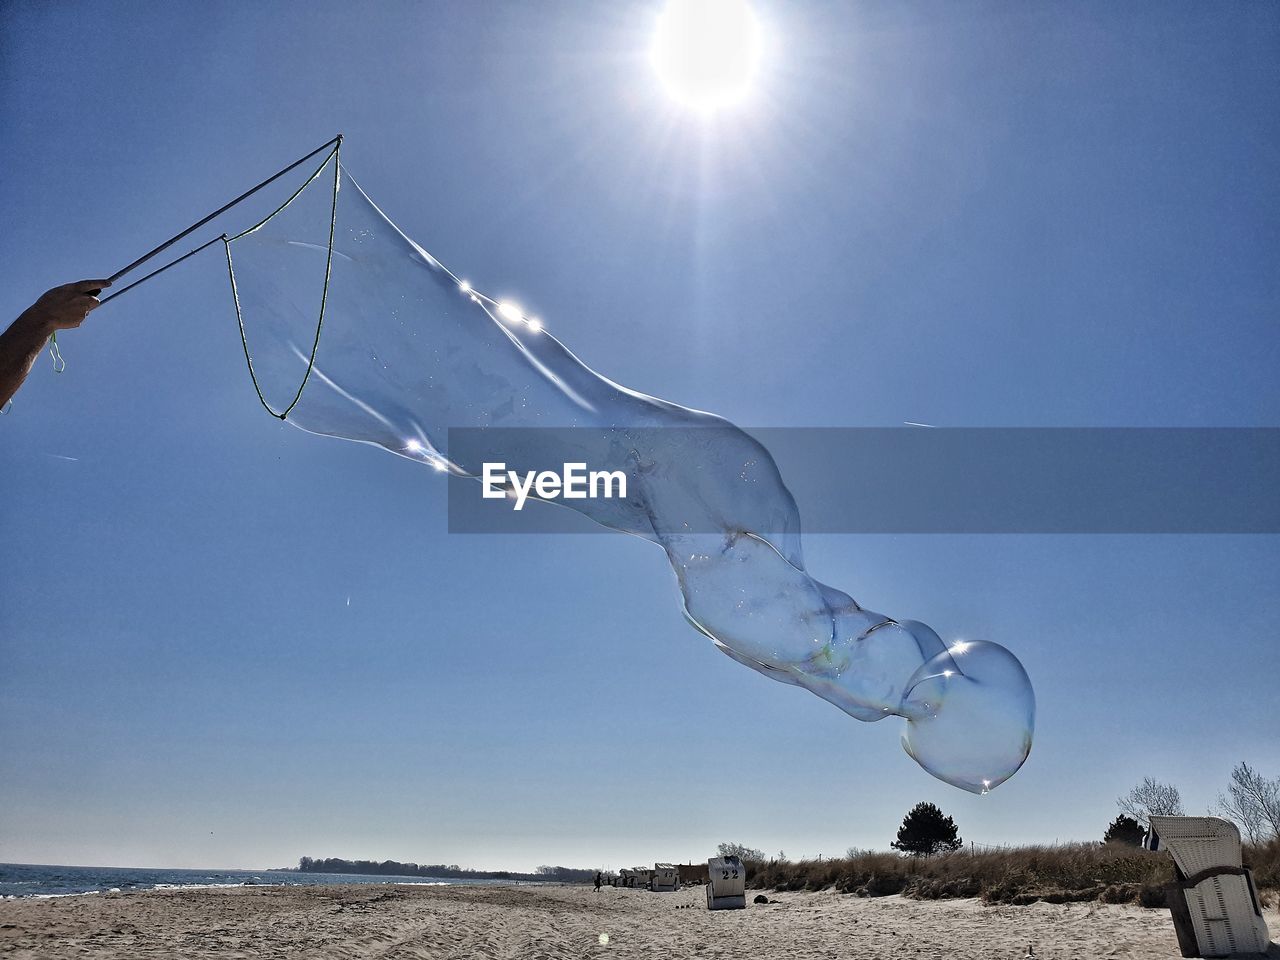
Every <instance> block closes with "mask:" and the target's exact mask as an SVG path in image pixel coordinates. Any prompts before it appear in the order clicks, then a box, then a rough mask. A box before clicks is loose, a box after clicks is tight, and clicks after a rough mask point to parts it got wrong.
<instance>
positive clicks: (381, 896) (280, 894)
mask: <svg viewBox="0 0 1280 960" xmlns="http://www.w3.org/2000/svg"><path fill="white" fill-rule="evenodd" d="M769 896H770V899H772V900H776V901H778V902H777V903H773V904H770V905H768V906H763V905H756V904H751V905H749V906H748V908H747V909H746V910H735V911H722V912H715V913H710V912H708V911H707V910H706V909H705V906H704V900H703V893H702V890H701V888H690V889H686V890H683V891H680V892H679V893H674V894H656V893H648V892H646V891H634V890H614V889H609V888H606V889H605V890H603V891H602V892H601V893H599V894H596V893H594V892H592V890H591V889H590V888H582V887H554V886H547V887H543V886H537V887H532V886H525V887H519V886H510V887H423V886H349V887H244V888H233V889H209V890H159V891H147V892H139V893H126V894H101V895H90V896H82V897H64V898H55V899H47V900H10V901H5V902H2V903H0V955H4V956H12V957H18V958H36V957H39V958H46V957H47V958H58V960H71V958H77V957H104V958H122V960H123V958H152V957H155V958H166V960H169V958H206V957H207V958H212V957H217V958H241V957H243V958H253V960H271V958H290V960H299V958H306V957H350V958H364V957H369V958H372V957H379V958H388V960H390V958H424V957H426V958H443V957H449V958H454V957H457V958H487V957H495V958H513V960H514V958H519V960H559V958H578V957H618V958H628V957H636V958H639V957H644V958H659V957H670V958H695V957H696V958H731V957H732V958H761V960H799V958H809V957H839V958H852V957H857V958H864V960H877V958H885V960H888V958H894V960H901V958H913V960H932V958H938V960H943V958H948V960H949V958H974V960H978V958H981V960H992V958H1022V957H1025V956H1026V955H1027V948H1028V946H1031V947H1033V948H1034V951H1035V956H1036V957H1038V958H1045V960H1048V958H1056V960H1068V958H1081V960H1092V958H1132V960H1156V958H1160V960H1164V958H1173V957H1177V956H1178V950H1177V945H1176V941H1175V939H1174V934H1173V927H1172V925H1171V924H1170V921H1169V915H1168V913H1167V911H1164V910H1144V909H1142V908H1139V907H1127V906H1126V907H1121V906H1109V905H1104V904H1063V905H1051V904H1034V905H1032V906H1029V907H1009V906H996V907H987V906H983V905H982V904H981V903H978V902H976V901H974V900H951V901H928V902H921V901H915V900H904V899H902V898H901V897H882V898H876V899H859V898H857V897H853V896H847V895H842V894H837V893H830V892H823V893H781V894H777V893H771V894H769ZM1267 913H1268V917H1267V919H1268V923H1269V925H1270V926H1271V929H1272V931H1273V932H1274V931H1280V916H1277V914H1276V912H1275V911H1274V910H1270V911H1268V912H1267ZM602 935H603V937H602ZM604 937H607V940H605V939H603V938H604ZM1271 955H1272V956H1280V950H1278V949H1277V948H1275V947H1273V948H1272V954H1271Z"/></svg>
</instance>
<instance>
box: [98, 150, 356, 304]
mask: <svg viewBox="0 0 1280 960" xmlns="http://www.w3.org/2000/svg"><path fill="white" fill-rule="evenodd" d="M341 144H342V134H338V135H337V136H335V137H334V138H333V139H332V140H329V141H327V142H326V143H322V144H321V145H320V146H318V147H316V148H315V149H314V150H312V151H311V152H310V153H308V154H307V155H306V156H305V157H302V158H300V159H298V160H295V161H294V162H293V163H291V164H289V165H288V166H287V167H283V168H281V169H280V170H278V171H276V172H275V173H273V174H272V175H271V176H269V177H267V179H265V180H263V181H262V182H261V183H259V184H258V185H257V186H254V187H251V188H250V189H248V190H246V191H245V192H244V193H242V194H240V196H238V197H236V198H235V199H234V200H232V201H230V202H229V203H225V204H223V205H222V206H221V207H219V208H218V209H217V210H215V211H213V213H211V214H209V215H208V216H207V217H204V218H202V219H200V220H197V221H196V222H195V223H193V224H192V225H191V226H189V227H187V229H185V230H183V231H182V232H181V233H177V234H175V235H174V236H172V237H170V238H169V239H168V240H166V241H165V242H164V243H162V244H160V245H159V246H158V247H156V248H154V249H153V250H149V251H148V252H146V253H144V254H143V255H142V256H140V257H139V258H138V259H137V260H135V261H133V263H131V264H129V265H128V266H127V267H123V268H122V269H120V270H117V271H116V272H115V273H113V274H112V275H111V276H110V277H108V278H107V279H108V280H109V281H110V282H111V283H115V282H116V281H117V280H119V279H120V278H121V277H123V276H124V275H125V274H127V273H131V272H132V271H134V270H136V269H137V268H138V267H140V266H142V265H143V264H144V263H146V262H147V261H148V260H151V259H152V258H153V257H155V256H157V255H159V254H161V253H163V252H164V251H166V250H168V249H169V248H170V247H171V246H173V245H174V244H175V243H177V242H178V241H179V240H181V239H183V238H184V237H187V236H190V235H191V234H192V233H195V231H197V230H199V229H200V228H201V227H203V226H204V225H205V224H207V223H208V222H209V221H211V220H213V219H215V218H216V217H219V216H221V215H222V214H224V213H226V212H227V211H228V210H230V209H231V208H232V207H234V206H236V204H238V203H242V202H244V201H245V200H248V199H249V198H250V197H251V196H253V195H254V194H255V193H257V192H258V191H259V190H262V189H263V188H264V187H268V186H270V185H271V184H273V183H275V182H276V181H277V180H279V179H280V178H281V177H283V176H284V175H285V174H286V173H289V172H290V171H292V170H296V169H297V168H298V167H300V166H302V165H303V164H304V163H306V162H307V161H308V160H310V159H311V158H312V157H315V156H317V155H319V154H321V153H324V151H326V150H328V149H330V148H331V147H332V148H333V149H334V150H336V149H337V148H338V147H339V146H340V145H341ZM222 239H225V238H224V237H215V238H214V239H213V240H210V241H209V242H208V243H205V244H203V245H201V246H199V247H196V248H195V249H194V250H192V251H190V252H189V253H186V254H184V255H183V256H181V257H179V258H178V259H176V260H173V261H170V262H169V263H167V264H165V265H164V266H163V267H160V268H159V269H157V270H153V271H151V273H148V274H147V275H146V276H144V277H142V278H140V279H138V280H135V281H133V283H130V284H129V285H128V286H125V287H121V288H120V289H119V290H117V291H115V292H114V293H113V294H111V295H110V296H108V297H103V298H102V302H103V303H107V302H108V301H110V300H114V299H115V298H116V297H118V296H120V295H121V294H122V293H125V292H126V291H128V290H132V289H133V288H134V287H136V286H138V284H140V283H145V282H146V281H148V280H150V279H151V278H152V277H154V276H157V275H159V274H161V273H163V272H164V271H165V270H168V269H169V268H170V267H172V266H176V265H177V264H179V263H181V262H182V261H183V260H185V259H187V257H191V256H194V255H195V254H197V253H199V252H200V251H201V250H203V249H205V248H206V247H211V246H213V244H214V243H216V242H217V241H218V240H222ZM95 295H96V294H95Z"/></svg>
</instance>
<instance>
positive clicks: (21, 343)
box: [0, 280, 111, 406]
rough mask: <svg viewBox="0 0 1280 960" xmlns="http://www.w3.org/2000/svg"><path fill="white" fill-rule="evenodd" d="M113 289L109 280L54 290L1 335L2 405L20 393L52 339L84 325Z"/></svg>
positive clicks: (87, 281) (0, 387) (0, 391)
mask: <svg viewBox="0 0 1280 960" xmlns="http://www.w3.org/2000/svg"><path fill="white" fill-rule="evenodd" d="M109 286H111V283H110V281H108V280H81V281H79V282H77V283H65V284H63V285H62V286H60V287H54V288H53V289H52V290H49V291H47V292H46V293H44V295H42V296H41V297H40V299H39V300H37V301H36V302H35V303H33V304H32V305H31V306H29V307H28V308H27V309H26V310H24V311H22V314H21V315H20V316H19V317H18V319H17V320H15V321H13V323H11V324H10V325H9V329H8V330H6V331H5V332H4V333H0V406H3V405H4V404H6V403H8V402H9V400H10V399H11V398H12V397H13V395H14V394H15V393H17V392H18V388H19V387H20V386H22V382H23V381H24V380H26V379H27V374H28V373H30V372H31V367H32V365H33V364H34V363H35V362H36V357H38V356H40V351H41V350H43V349H44V345H45V343H46V342H47V341H48V339H49V337H50V336H52V335H53V334H54V333H56V332H57V331H58V330H69V329H71V328H73V327H78V326H80V324H82V323H84V318H85V317H87V316H88V315H89V311H90V310H92V309H94V308H95V307H96V306H98V298H97V293H98V292H99V291H101V290H102V289H103V288H104V287H109Z"/></svg>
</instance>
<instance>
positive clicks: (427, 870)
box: [298, 857, 596, 883]
mask: <svg viewBox="0 0 1280 960" xmlns="http://www.w3.org/2000/svg"><path fill="white" fill-rule="evenodd" d="M298 871H299V872H300V873H358V874H362V875H372V876H391V877H435V878H438V879H441V880H544V881H552V882H555V883H585V882H587V881H589V880H592V879H594V878H595V875H596V872H595V870H589V869H585V868H581V869H580V868H578V867H549V866H542V867H539V868H538V869H537V872H535V873H517V872H516V871H514V870H470V869H467V868H465V867H460V866H458V865H457V864H456V863H450V864H443V863H401V862H400V861H399V860H383V861H382V862H381V863H379V862H378V861H377V860H343V859H342V858H341V857H325V858H324V859H322V860H317V859H314V858H312V857H303V858H302V859H301V860H299V861H298Z"/></svg>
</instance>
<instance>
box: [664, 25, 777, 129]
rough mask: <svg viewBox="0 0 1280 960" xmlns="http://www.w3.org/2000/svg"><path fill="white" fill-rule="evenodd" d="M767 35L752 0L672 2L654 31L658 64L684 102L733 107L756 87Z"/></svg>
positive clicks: (666, 84)
mask: <svg viewBox="0 0 1280 960" xmlns="http://www.w3.org/2000/svg"><path fill="white" fill-rule="evenodd" d="M762 33H763V31H762V30H761V27H760V21H759V19H757V17H756V14H755V11H754V10H752V9H751V4H749V3H748V2H747V0H668V3H667V5H666V7H665V8H664V9H663V11H662V13H661V15H660V16H659V17H658V25H657V29H656V30H655V31H654V37H653V49H652V51H651V59H652V61H653V68H654V70H655V71H656V72H657V74H658V78H659V79H660V80H661V81H662V85H663V86H664V87H665V88H666V90H667V92H668V93H669V94H670V95H671V96H672V97H673V98H674V99H675V100H677V101H678V102H679V103H681V104H683V105H684V106H687V107H690V108H692V109H694V110H699V111H702V112H712V111H715V110H719V109H721V108H724V107H731V106H734V105H736V104H739V103H741V102H742V101H743V100H744V99H745V98H746V96H747V94H748V93H750V91H751V86H752V81H753V80H754V79H755V75H756V72H757V70H758V69H759V66H760V52H761V47H762V46H763V36H762Z"/></svg>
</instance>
